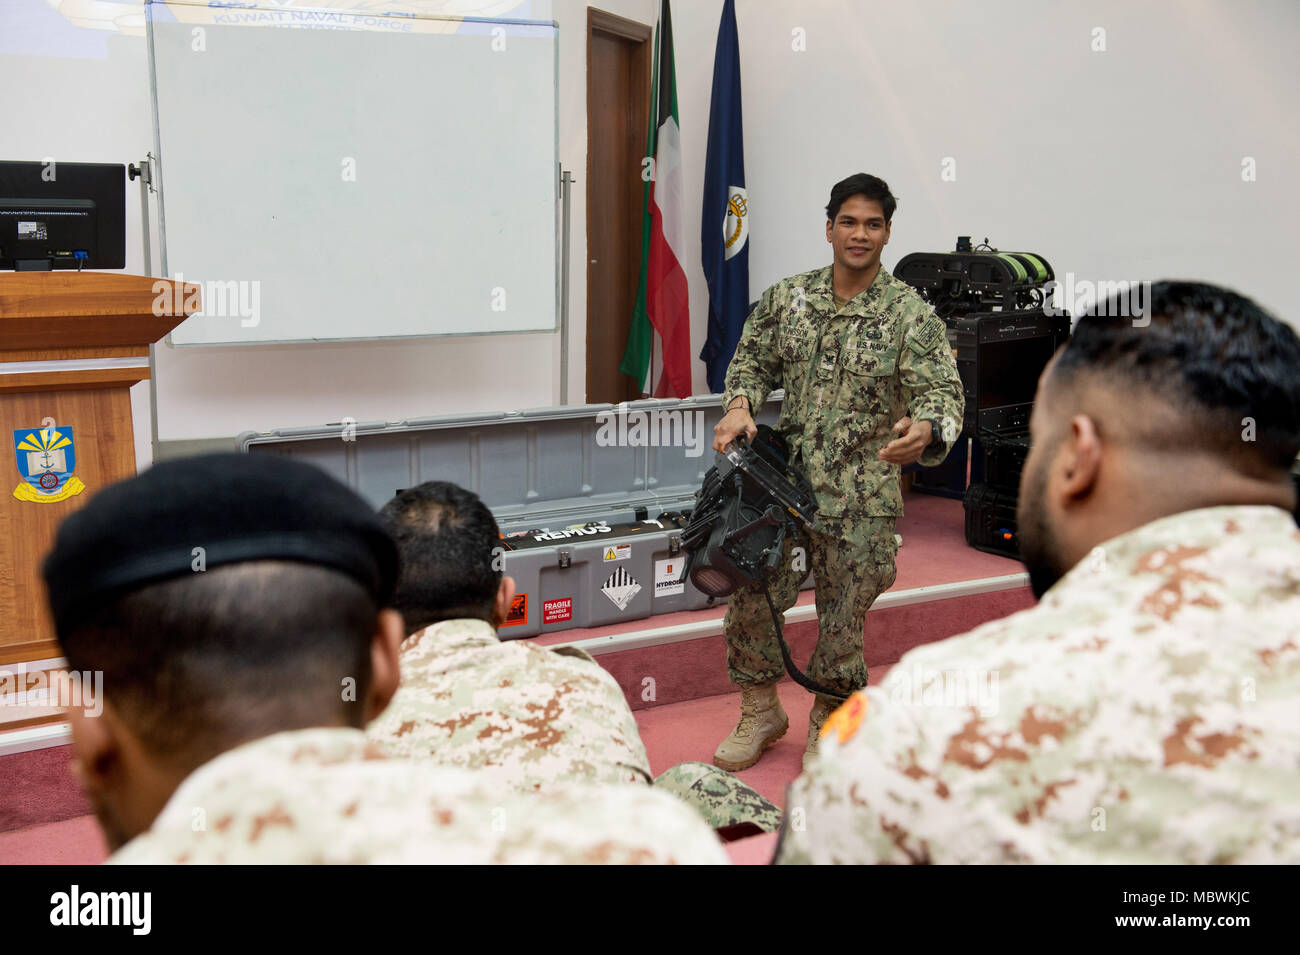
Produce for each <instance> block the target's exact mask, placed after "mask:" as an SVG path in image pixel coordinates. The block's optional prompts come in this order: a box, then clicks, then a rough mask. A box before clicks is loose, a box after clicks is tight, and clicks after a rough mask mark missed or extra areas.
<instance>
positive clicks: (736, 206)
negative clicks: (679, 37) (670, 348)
mask: <svg viewBox="0 0 1300 955" xmlns="http://www.w3.org/2000/svg"><path fill="white" fill-rule="evenodd" d="M748 201H749V200H748V197H747V196H746V194H745V138H744V135H743V133H742V132H741V117H740V44H739V41H738V40H737V38H736V4H735V0H726V2H725V3H724V4H723V6H722V20H721V22H720V23H719V24H718V48H717V52H716V53H715V54H714V57H713V101H712V103H711V104H710V105H709V146H708V153H707V154H706V159H705V163H704V208H703V211H702V213H701V224H700V239H701V242H702V249H703V251H702V255H701V259H702V262H703V265H704V276H705V278H706V279H707V280H708V283H709V331H708V339H707V341H705V343H704V350H703V351H701V352H700V360H701V361H703V362H704V364H705V365H706V367H707V368H708V378H709V390H710V391H712V392H713V393H714V394H718V393H720V392H721V391H723V389H724V384H723V383H724V381H725V379H726V376H727V365H728V364H730V363H731V356H732V355H733V354H734V353H735V351H736V342H738V341H739V340H740V333H741V332H742V331H743V330H744V328H745V318H746V317H747V316H748V314H749V209H748V207H747V204H748Z"/></svg>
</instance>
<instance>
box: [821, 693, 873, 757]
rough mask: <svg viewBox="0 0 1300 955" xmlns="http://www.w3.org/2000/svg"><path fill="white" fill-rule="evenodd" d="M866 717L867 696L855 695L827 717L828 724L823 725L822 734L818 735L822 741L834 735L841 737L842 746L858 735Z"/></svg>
mask: <svg viewBox="0 0 1300 955" xmlns="http://www.w3.org/2000/svg"><path fill="white" fill-rule="evenodd" d="M866 715H867V696H866V694H865V693H854V694H853V695H852V696H851V697H849V698H848V699H847V700H845V701H844V705H843V706H841V707H840V708H839V709H838V710H836V711H835V712H834V713H832V714H831V715H830V716H828V717H826V722H825V723H823V724H822V728H821V733H819V734H818V735H819V737H820V738H821V739H826V738H827V737H828V736H831V735H834V736H837V737H839V741H840V744H841V745H842V744H844V743H847V742H848V741H849V740H851V739H852V738H853V736H854V734H856V733H857V731H858V727H859V726H861V725H862V718H863V717H864V716H866Z"/></svg>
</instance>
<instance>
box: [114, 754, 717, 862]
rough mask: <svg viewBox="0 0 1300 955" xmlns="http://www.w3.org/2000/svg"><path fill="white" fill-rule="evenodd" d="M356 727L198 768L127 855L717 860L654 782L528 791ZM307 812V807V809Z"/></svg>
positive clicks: (683, 810)
mask: <svg viewBox="0 0 1300 955" xmlns="http://www.w3.org/2000/svg"><path fill="white" fill-rule="evenodd" d="M375 756H376V754H375V753H374V751H373V749H372V748H371V747H368V746H367V744H366V740H365V736H364V735H363V734H362V733H361V732H360V731H359V730H348V729H308V730H296V731H291V732H287V733H277V734H275V735H273V736H267V737H264V738H262V739H259V740H257V741H256V742H253V743H248V744H246V745H244V746H241V747H239V748H237V749H234V750H230V751H229V752H226V753H223V754H222V755H221V756H218V757H217V758H216V759H214V760H212V761H211V762H210V763H208V764H207V765H205V766H202V767H200V768H199V769H198V770H197V771H196V772H194V773H192V774H191V775H190V777H189V778H187V779H186V780H185V781H184V782H183V783H181V785H180V787H179V788H178V789H177V790H176V792H175V794H174V795H173V796H172V797H171V799H169V800H168V801H167V805H166V806H165V807H164V808H163V810H162V812H161V813H159V815H158V818H157V819H155V820H154V822H153V825H152V826H150V828H149V831H148V832H146V833H144V834H143V835H140V836H138V837H136V838H135V839H133V840H131V842H129V843H128V844H127V845H126V846H125V847H124V848H122V849H121V850H119V851H118V852H117V853H115V854H114V855H113V856H112V858H111V859H110V860H109V861H110V862H112V863H117V864H150V865H157V864H172V863H188V864H213V863H217V864H240V865H248V864H257V863H277V864H285V863H292V864H297V865H327V864H337V865H358V864H405V863H429V862H438V863H454V864H462V863H465V864H474V865H483V864H497V863H504V864H513V865H521V864H522V865H529V864H536V863H560V864H573V865H591V864H618V865H636V864H669V863H675V864H699V863H703V864H714V863H725V862H726V861H727V859H726V853H725V851H724V850H723V849H722V846H721V843H719V842H718V840H717V839H716V838H715V837H714V835H713V833H712V832H711V831H710V830H709V828H708V826H707V825H706V824H705V823H704V821H703V820H701V819H700V818H698V817H697V816H696V815H695V814H694V813H693V812H691V810H690V809H688V808H687V807H686V806H684V805H682V804H681V803H680V802H679V801H678V800H676V799H674V798H673V797H672V796H670V795H669V794H667V793H665V792H660V791H659V790H657V789H652V788H650V787H648V786H591V785H581V784H576V783H575V784H564V785H557V786H552V787H551V788H549V789H548V790H547V791H546V792H543V793H538V794H534V795H523V794H520V793H512V792H509V791H502V789H501V787H500V786H499V785H498V784H496V783H495V782H493V781H492V780H491V779H490V778H488V777H486V776H484V775H482V774H480V773H474V772H469V771H467V770H461V769H451V768H448V767H445V766H438V765H435V764H433V763H428V762H412V761H410V760H404V759H377V758H375ZM304 808H305V809H306V811H304Z"/></svg>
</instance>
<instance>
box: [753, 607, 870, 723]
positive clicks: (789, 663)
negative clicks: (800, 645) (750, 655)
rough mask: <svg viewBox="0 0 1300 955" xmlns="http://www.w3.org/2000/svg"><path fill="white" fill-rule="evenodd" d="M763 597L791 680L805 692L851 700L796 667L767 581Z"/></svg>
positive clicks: (845, 694)
mask: <svg viewBox="0 0 1300 955" xmlns="http://www.w3.org/2000/svg"><path fill="white" fill-rule="evenodd" d="M763 596H764V597H766V598H767V606H768V609H769V610H771V611H772V626H773V627H775V628H776V639H777V642H778V643H779V644H780V645H781V660H782V661H783V662H784V663H785V672H786V673H788V674H790V679H792V680H794V682H796V683H798V684H799V685H800V686H801V687H803V688H804V689H805V690H811V691H812V692H813V693H820V694H822V696H832V697H834V698H835V699H837V700H847V699H848V698H849V695H848V694H847V693H841V692H840V691H839V690H832V689H831V688H830V687H829V686H823V685H822V684H820V683H818V682H817V681H816V680H814V679H812V677H810V676H808V675H807V674H805V673H804V672H803V671H802V670H800V669H799V668H798V667H797V666H795V665H794V658H793V657H791V656H790V644H788V643H786V642H785V634H784V633H782V629H783V628H782V626H781V615H780V614H779V613H777V612H776V604H775V603H773V602H772V593H771V591H769V590H768V589H767V582H766V581H764V582H763Z"/></svg>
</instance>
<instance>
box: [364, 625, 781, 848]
mask: <svg viewBox="0 0 1300 955" xmlns="http://www.w3.org/2000/svg"><path fill="white" fill-rule="evenodd" d="M401 674H402V682H401V687H400V688H399V689H398V691H397V695H396V696H394V698H393V701H392V703H390V704H389V706H388V709H387V710H385V711H384V712H383V714H382V715H381V716H380V717H379V718H378V719H376V720H375V721H374V722H372V723H371V724H370V726H369V727H368V728H367V735H368V737H369V739H370V740H371V741H372V742H373V743H376V744H378V745H379V746H380V747H381V748H382V749H383V750H384V751H385V752H386V753H389V754H391V755H395V756H410V757H417V758H420V759H427V760H430V761H432V762H434V763H439V764H442V765H447V766H459V767H462V768H465V769H473V770H477V771H480V772H483V773H485V774H486V775H487V776H488V777H489V778H490V779H492V780H494V781H495V782H496V783H498V784H499V785H501V786H506V787H509V788H511V789H515V790H519V791H521V792H538V791H545V790H547V789H550V788H551V787H553V786H554V785H555V784H557V783H563V782H575V781H576V782H591V783H648V782H650V762H649V759H648V758H647V756H646V751H645V746H644V744H643V743H642V742H641V734H640V732H639V731H638V729H637V725H636V717H634V716H633V715H632V710H631V708H630V707H629V706H628V704H627V698H626V697H625V696H624V695H623V691H622V690H621V689H620V688H619V685H618V681H616V680H615V679H614V678H613V677H612V676H610V674H609V673H608V672H607V671H606V670H605V669H604V668H602V667H601V666H600V664H598V663H597V662H596V661H595V660H593V659H592V658H591V656H590V655H588V654H587V653H585V652H584V651H582V650H580V649H578V648H576V647H555V648H550V649H548V648H546V647H540V646H536V645H534V644H530V643H525V642H523V641H518V640H512V641H508V642H507V641H501V640H499V639H497V635H496V631H495V630H493V629H492V627H491V625H490V624H488V623H486V622H485V621H482V620H447V621H444V622H442V623H438V624H434V625H433V626H431V627H426V628H425V629H424V630H422V631H420V632H418V633H415V634H412V635H411V636H410V637H408V638H407V639H406V641H405V642H404V643H403V644H402V656H401ZM655 784H656V785H658V786H660V787H661V788H665V789H667V790H668V791H670V792H672V793H673V794H674V795H676V796H678V797H680V798H682V799H685V800H686V801H687V802H688V803H690V805H691V806H692V807H693V808H694V809H695V810H696V811H697V812H699V813H700V814H701V815H702V816H703V817H704V818H705V819H706V820H707V821H708V822H709V824H710V825H711V826H713V827H714V828H715V829H722V828H726V827H729V826H733V825H738V824H740V823H742V822H752V823H754V824H755V825H756V826H758V827H759V828H761V829H763V830H765V831H773V830H775V829H776V828H777V826H778V825H779V824H780V820H781V813H780V810H779V809H777V808H776V806H774V805H773V804H772V803H770V802H768V801H767V800H766V799H764V798H763V797H762V796H760V795H759V794H758V793H757V792H756V791H754V790H753V789H751V788H750V787H749V786H748V785H746V784H745V783H743V782H741V781H740V780H738V779H736V778H735V777H734V776H732V775H731V774H729V773H725V772H723V771H722V770H720V769H717V768H716V767H714V766H705V765H704V764H701V763H683V764H682V765H681V766H675V767H673V768H672V769H670V770H668V771H667V772H665V773H664V774H663V775H661V776H660V777H659V778H658V779H656V780H655ZM723 794H725V798H724V795H723Z"/></svg>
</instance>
